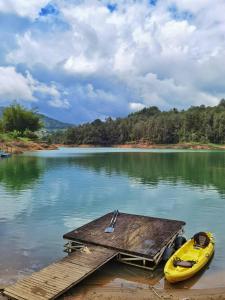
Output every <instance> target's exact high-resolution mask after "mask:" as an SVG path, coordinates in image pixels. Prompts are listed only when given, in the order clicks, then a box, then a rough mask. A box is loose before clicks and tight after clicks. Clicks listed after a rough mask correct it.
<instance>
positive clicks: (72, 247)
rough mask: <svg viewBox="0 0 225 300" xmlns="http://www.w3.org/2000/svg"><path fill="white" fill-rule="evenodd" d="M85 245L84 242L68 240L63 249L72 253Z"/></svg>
mask: <svg viewBox="0 0 225 300" xmlns="http://www.w3.org/2000/svg"><path fill="white" fill-rule="evenodd" d="M84 247H85V245H84V244H83V243H80V242H77V241H70V240H68V242H67V243H66V244H65V245H64V250H63V251H64V252H66V253H68V254H70V253H72V252H74V251H77V250H81V249H83V248H84Z"/></svg>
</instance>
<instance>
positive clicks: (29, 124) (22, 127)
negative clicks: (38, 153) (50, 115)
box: [0, 103, 55, 153]
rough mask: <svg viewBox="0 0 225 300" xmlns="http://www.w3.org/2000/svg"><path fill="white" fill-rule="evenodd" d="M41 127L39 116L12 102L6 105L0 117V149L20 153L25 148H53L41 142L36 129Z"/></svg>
mask: <svg viewBox="0 0 225 300" xmlns="http://www.w3.org/2000/svg"><path fill="white" fill-rule="evenodd" d="M42 127H43V124H42V122H41V119H40V116H39V115H38V114H37V113H36V112H35V111H31V110H28V109H26V108H24V107H23V106H21V105H19V104H17V103H14V104H12V105H10V106H9V107H6V108H5V109H4V111H3V113H2V118H1V119H0V149H2V150H4V151H5V152H13V153H22V152H24V151H27V150H42V149H46V148H47V149H49V148H55V147H52V146H48V145H47V144H45V143H42V142H41V141H40V139H39V137H38V134H37V131H38V130H40V129H41V128H42Z"/></svg>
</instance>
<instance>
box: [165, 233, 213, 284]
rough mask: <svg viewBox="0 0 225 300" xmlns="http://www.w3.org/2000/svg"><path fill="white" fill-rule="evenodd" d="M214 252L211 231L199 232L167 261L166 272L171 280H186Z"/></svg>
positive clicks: (204, 263)
mask: <svg viewBox="0 0 225 300" xmlns="http://www.w3.org/2000/svg"><path fill="white" fill-rule="evenodd" d="M213 252H214V238H213V235H212V233H210V232H199V233H197V234H195V235H194V237H193V238H192V239H190V240H188V241H187V242H186V243H185V244H184V245H183V246H182V247H181V248H180V249H178V250H177V251H176V252H175V253H174V254H173V255H172V256H171V257H170V259H169V260H168V261H167V263H166V265H165V268H164V274H165V277H166V279H167V280H168V281H169V282H171V283H174V282H178V281H183V280H186V279H188V278H190V277H192V276H193V275H195V274H196V273H197V272H198V271H200V270H201V269H202V268H203V267H204V266H205V265H206V264H207V262H208V261H209V260H210V258H211V257H212V255H213Z"/></svg>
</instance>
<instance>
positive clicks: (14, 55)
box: [0, 0, 225, 123]
mask: <svg viewBox="0 0 225 300" xmlns="http://www.w3.org/2000/svg"><path fill="white" fill-rule="evenodd" d="M224 11H225V1H224V0H215V1H213V2H212V1H211V0H157V1H156V0H136V1H135V0H120V1H116V0H115V1H113V0H52V1H49V0H38V1H37V0H29V1H27V0H7V1H5V0H0V38H1V44H0V106H3V105H7V104H9V103H11V102H12V101H15V100H16V101H18V102H20V103H22V104H23V105H25V106H27V107H35V108H38V109H39V111H40V112H42V113H45V114H47V115H49V116H52V117H55V118H57V119H59V120H62V121H67V122H72V123H82V122H86V121H92V120H94V119H96V118H100V119H105V118H107V117H108V116H112V117H114V118H115V117H120V116H125V115H127V114H128V113H130V112H133V111H136V110H139V109H141V108H143V107H145V106H151V105H157V106H158V107H159V108H160V109H165V110H168V109H170V108H173V107H178V108H179V109H182V108H186V107H188V106H190V105H200V104H205V105H216V104H217V103H218V102H219V100H220V99H221V98H223V97H225V84H224V75H225V65H224V61H225V18H224V16H223V12H224Z"/></svg>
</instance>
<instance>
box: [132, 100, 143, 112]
mask: <svg viewBox="0 0 225 300" xmlns="http://www.w3.org/2000/svg"><path fill="white" fill-rule="evenodd" d="M129 107H130V109H131V110H133V111H137V110H141V109H143V108H144V107H145V105H144V104H142V103H138V102H130V103H129Z"/></svg>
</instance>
